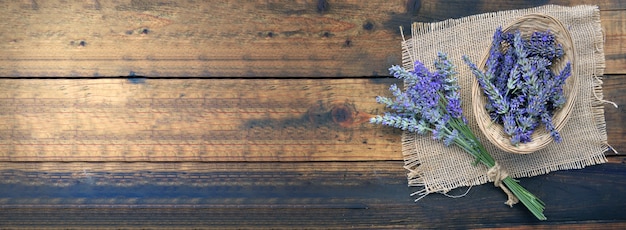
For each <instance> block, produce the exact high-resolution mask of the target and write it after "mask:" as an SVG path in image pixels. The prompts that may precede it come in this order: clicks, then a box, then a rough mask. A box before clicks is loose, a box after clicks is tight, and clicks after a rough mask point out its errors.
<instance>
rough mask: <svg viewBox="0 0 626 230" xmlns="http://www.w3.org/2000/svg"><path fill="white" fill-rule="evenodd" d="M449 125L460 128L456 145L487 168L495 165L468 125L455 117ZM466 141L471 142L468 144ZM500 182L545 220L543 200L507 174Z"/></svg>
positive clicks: (536, 215)
mask: <svg viewBox="0 0 626 230" xmlns="http://www.w3.org/2000/svg"><path fill="white" fill-rule="evenodd" d="M451 126H453V127H454V128H456V129H457V130H460V131H461V133H462V135H461V136H462V137H461V136H459V138H457V139H458V140H456V141H455V144H456V145H457V146H459V147H461V148H462V149H464V150H465V151H466V152H468V153H469V154H470V155H472V156H474V158H476V160H477V161H478V162H480V163H482V164H483V165H485V166H487V168H493V167H495V166H496V161H495V160H494V159H493V157H492V156H491V154H489V152H487V150H486V149H485V147H484V146H483V145H482V144H481V143H480V141H478V138H476V136H475V135H474V133H472V132H471V131H470V129H469V127H468V126H467V125H466V124H465V123H463V122H462V121H460V120H458V119H456V121H453V122H451ZM468 143H472V144H470V145H468ZM472 145H473V146H472ZM502 182H504V184H505V185H506V187H507V188H508V189H509V190H510V191H511V192H512V193H513V194H514V195H515V197H517V199H519V201H521V202H522V204H524V206H526V208H527V209H528V210H529V211H530V212H531V213H532V214H533V215H534V216H535V217H536V218H537V219H539V220H547V218H546V216H545V215H544V214H543V211H544V209H545V203H544V202H543V201H541V200H540V199H539V198H537V197H536V196H535V195H534V194H532V193H530V192H529V191H528V190H526V189H525V188H524V187H522V186H521V185H520V184H519V183H517V181H515V180H514V179H513V178H511V177H510V176H507V177H506V178H505V179H504V180H502ZM510 205H512V204H510Z"/></svg>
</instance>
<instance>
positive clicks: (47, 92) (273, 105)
mask: <svg viewBox="0 0 626 230" xmlns="http://www.w3.org/2000/svg"><path fill="white" fill-rule="evenodd" d="M624 77H626V76H625V75H610V76H607V77H606V78H605V80H604V92H605V99H607V100H611V101H614V102H616V103H617V104H620V105H623V104H626V94H624V92H625V91H624V89H625V88H626V85H624V81H623V79H624ZM397 82H398V81H397V80H395V79H390V78H371V79H309V80H306V79H301V80H297V79H282V80H278V79H273V80H272V79H210V80H209V79H206V80H203V79H191V80H190V79H185V80H184V79H178V80H176V79H174V80H165V79H148V80H146V79H130V80H125V79H93V80H89V79H80V80H79V79H75V80H69V79H40V80H25V79H14V80H7V79H5V80H0V87H1V88H0V101H1V102H0V136H1V138H0V161H333V160H339V161H359V160H400V159H401V157H402V155H401V153H400V151H401V149H400V148H401V147H400V146H401V145H400V132H398V131H396V130H392V129H390V128H384V127H379V126H373V125H370V124H368V123H367V120H368V118H369V117H370V116H371V115H372V114H380V113H382V111H383V107H382V106H381V105H378V104H376V102H375V100H374V97H375V96H376V95H388V91H387V88H388V86H389V85H390V84H392V83H397ZM605 116H606V122H607V124H608V125H607V132H608V136H609V144H611V145H612V146H613V147H614V148H616V149H617V151H624V149H626V138H624V127H626V126H625V125H624V122H625V121H626V119H625V113H623V112H622V108H620V109H614V108H612V107H606V108H605ZM611 153H612V152H611V151H609V154H611Z"/></svg>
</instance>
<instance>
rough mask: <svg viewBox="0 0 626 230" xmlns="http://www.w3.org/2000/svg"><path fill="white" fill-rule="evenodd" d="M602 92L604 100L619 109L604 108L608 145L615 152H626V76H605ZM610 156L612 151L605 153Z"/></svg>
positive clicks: (607, 106)
mask: <svg viewBox="0 0 626 230" xmlns="http://www.w3.org/2000/svg"><path fill="white" fill-rule="evenodd" d="M603 83H604V84H603V85H602V90H603V94H604V99H606V100H608V101H612V102H614V103H616V104H617V105H618V106H619V108H615V107H613V106H612V105H610V104H605V106H604V117H605V120H606V124H607V125H606V132H607V136H608V141H609V144H610V145H611V146H612V147H613V148H615V150H616V151H618V152H621V153H624V152H626V112H624V107H625V106H626V90H625V89H626V75H605V76H604V79H603ZM607 153H609V154H612V153H613V151H609V152H607Z"/></svg>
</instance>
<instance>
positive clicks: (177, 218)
mask: <svg viewBox="0 0 626 230" xmlns="http://www.w3.org/2000/svg"><path fill="white" fill-rule="evenodd" d="M544 4H559V5H579V4H597V5H599V7H600V9H601V19H602V27H603V31H604V34H605V37H606V39H605V47H604V50H605V55H606V56H605V57H606V70H605V74H606V75H605V76H604V85H603V88H604V96H605V99H607V100H611V101H613V102H615V103H617V104H619V105H624V104H626V93H624V92H625V91H624V90H625V89H626V84H625V82H626V80H625V77H626V68H625V67H624V66H626V46H625V45H623V42H622V41H623V40H624V38H625V37H626V23H624V22H625V20H626V2H623V1H595V2H592V1H583V0H578V1H510V2H506V3H501V2H500V1H495V0H484V1H463V0H457V1H430V0H422V1H419V0H411V1H398V0H395V1H382V0H381V1H310V0H309V1H304V0H301V1H280V0H271V1H256V0H253V1H219V2H216V1H193V0H189V1H165V0H155V1H145V0H110V1H104V0H83V1H75V0H69V1H68V0H51V1H39V0H37V1H36V0H22V1H2V2H0V5H2V7H1V8H0V76H2V79H0V178H2V179H1V181H0V227H31V228H42V227H45V226H50V227H58V228H63V227H68V226H69V227H75V228H84V227H112V228H119V227H126V228H135V227H137V228H141V227H152V228H171V227H174V226H176V227H180V228H183V227H184V228H198V227H215V228H228V227H265V228H311V227H320V228H342V229H343V228H349V227H356V228H441V227H455V228H470V227H471V228H481V227H487V228H491V227H519V228H523V227H538V228H553V227H555V225H558V226H560V227H563V228H573V227H581V228H591V227H597V228H624V227H626V214H624V213H623V210H626V209H625V208H626V199H625V197H624V196H623V194H624V192H626V183H625V182H624V181H626V163H625V162H626V158H624V157H622V156H620V155H615V154H614V153H613V152H612V151H609V152H607V155H608V158H609V163H607V164H603V165H599V166H592V167H588V168H586V169H582V170H570V171H563V172H554V173H551V174H549V175H544V176H538V177H534V178H525V179H522V182H521V183H522V184H523V185H524V186H525V187H526V188H528V189H529V190H530V191H532V192H533V193H535V194H536V195H538V196H539V197H541V198H542V199H543V200H544V201H546V203H547V210H546V215H547V216H548V218H549V220H548V221H546V222H538V221H536V220H534V219H533V217H532V216H531V215H530V214H529V213H527V212H526V211H525V210H524V209H523V208H522V207H521V206H519V207H514V208H512V209H511V208H508V207H506V206H504V205H502V202H503V200H504V195H503V194H501V192H500V191H498V190H497V189H494V188H493V186H490V185H483V186H477V187H473V188H472V189H471V190H470V192H469V193H468V195H467V196H466V197H465V198H459V199H452V198H447V197H444V196H442V195H430V196H428V197H426V198H425V199H423V200H421V201H420V202H418V203H413V198H411V197H409V196H408V194H410V193H412V192H413V190H414V189H413V188H408V187H407V186H406V177H405V174H406V172H405V171H404V169H403V168H402V165H403V163H402V161H401V160H402V155H401V152H400V133H399V132H397V131H394V130H392V129H388V128H381V127H377V126H372V125H370V124H368V123H367V119H368V118H369V117H370V116H371V115H372V114H378V113H380V112H381V111H382V109H383V108H382V107H381V106H380V105H378V104H376V103H375V101H374V100H373V98H374V97H375V96H376V95H383V94H386V92H387V88H388V86H389V85H390V84H392V83H397V82H398V81H397V80H395V79H392V78H389V77H388V76H387V70H386V69H387V68H388V67H389V66H390V65H392V64H399V63H400V58H401V54H400V46H399V41H400V40H401V37H400V33H399V29H398V26H400V25H402V26H404V27H405V28H410V23H411V22H413V21H419V22H434V21H440V20H445V19H449V18H459V17H463V16H468V15H472V14H478V13H484V12H493V11H498V10H510V9H520V8H527V7H534V6H539V5H544ZM407 34H408V33H407ZM605 117H606V122H607V133H608V137H609V139H608V141H609V144H610V145H611V146H612V147H613V148H615V149H616V150H617V151H624V150H625V149H626V140H625V138H624V137H625V133H626V131H625V129H624V128H625V123H624V122H625V118H626V115H625V114H624V112H623V108H621V107H620V108H619V109H615V108H613V107H611V106H606V107H605ZM460 190H463V191H458V193H459V194H461V193H463V192H464V189H460Z"/></svg>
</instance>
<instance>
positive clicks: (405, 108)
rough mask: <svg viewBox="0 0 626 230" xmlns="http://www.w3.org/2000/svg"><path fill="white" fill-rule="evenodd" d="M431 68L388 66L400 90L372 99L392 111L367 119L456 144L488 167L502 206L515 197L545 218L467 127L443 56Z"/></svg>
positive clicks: (453, 74) (540, 205) (452, 74)
mask: <svg viewBox="0 0 626 230" xmlns="http://www.w3.org/2000/svg"><path fill="white" fill-rule="evenodd" d="M434 66H435V70H434V71H432V72H431V71H430V70H429V69H428V68H426V66H425V65H424V64H423V63H421V62H419V61H416V62H415V63H414V68H413V69H412V70H409V71H407V70H405V69H404V68H402V67H400V66H392V67H391V68H390V69H389V71H390V73H391V74H392V75H393V76H394V77H395V78H398V79H401V80H404V82H405V90H404V91H403V90H401V89H400V88H399V87H398V86H397V85H395V84H394V85H391V86H390V88H389V90H390V91H391V93H392V95H393V97H392V98H388V97H384V96H378V97H376V101H377V102H378V103H381V104H384V105H385V107H387V108H388V109H390V110H392V111H391V112H385V113H384V114H383V115H377V116H375V117H373V118H371V120H370V122H371V123H375V124H382V125H386V126H391V127H395V128H399V129H402V130H404V131H408V132H413V133H417V134H420V135H426V134H432V137H433V139H435V140H441V141H443V143H444V144H445V145H446V146H451V145H456V146H458V147H460V148H462V149H463V150H465V151H466V152H467V153H469V154H470V155H471V156H473V157H474V158H475V159H476V160H475V162H474V165H476V164H478V163H481V164H483V165H485V166H486V167H487V168H488V169H489V170H488V171H487V176H488V177H489V179H490V180H493V181H494V185H495V186H496V187H500V188H501V189H502V190H503V191H504V192H505V193H506V194H507V196H508V199H507V201H506V202H505V204H507V205H509V206H511V207H512V206H513V205H514V204H516V203H518V202H519V201H521V202H522V204H524V206H526V208H528V210H529V211H530V212H531V213H532V214H533V215H534V216H535V217H537V218H538V219H540V220H546V217H545V215H544V214H543V211H544V206H545V204H544V203H543V202H542V201H541V200H540V199H539V198H537V197H536V196H535V195H533V194H532V193H530V192H529V191H527V190H526V189H525V188H524V187H522V186H521V185H520V184H519V183H518V182H517V181H516V180H514V179H513V178H511V177H510V176H509V175H508V174H507V173H506V171H505V170H504V169H503V168H502V167H501V166H500V165H499V164H498V163H497V162H496V161H495V160H494V159H493V157H492V156H491V155H490V154H489V152H487V150H486V149H485V147H484V146H483V145H482V144H481V143H480V141H479V140H478V138H477V137H476V136H475V135H474V134H473V133H472V131H471V129H470V128H469V126H468V125H467V120H466V119H465V117H464V116H463V111H462V109H461V98H460V93H459V89H460V88H459V85H458V83H457V78H456V75H457V74H458V73H457V72H456V70H455V69H456V67H455V66H454V64H453V63H452V62H451V61H450V60H449V59H448V57H447V55H446V54H444V53H438V57H437V59H436V60H435V62H434Z"/></svg>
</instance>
